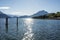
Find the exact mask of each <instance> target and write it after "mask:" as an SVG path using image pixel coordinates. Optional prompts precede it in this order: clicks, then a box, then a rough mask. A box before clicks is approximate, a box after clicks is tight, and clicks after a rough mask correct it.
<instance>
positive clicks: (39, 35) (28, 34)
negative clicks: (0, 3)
mask: <svg viewBox="0 0 60 40" xmlns="http://www.w3.org/2000/svg"><path fill="white" fill-rule="evenodd" d="M5 21H6V20H5V18H0V40H60V20H48V19H32V18H19V19H18V25H17V23H16V22H17V21H16V18H9V19H8V26H6V25H5V24H6V22H5Z"/></svg>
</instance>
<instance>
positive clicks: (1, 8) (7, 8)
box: [0, 7, 10, 9]
mask: <svg viewBox="0 0 60 40" xmlns="http://www.w3.org/2000/svg"><path fill="white" fill-rule="evenodd" d="M0 9H10V7H0Z"/></svg>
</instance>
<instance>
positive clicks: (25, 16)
mask: <svg viewBox="0 0 60 40" xmlns="http://www.w3.org/2000/svg"><path fill="white" fill-rule="evenodd" d="M29 17H30V16H27V15H24V16H20V17H19V18H29Z"/></svg>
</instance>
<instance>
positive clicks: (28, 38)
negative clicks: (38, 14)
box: [22, 19, 33, 40]
mask: <svg viewBox="0 0 60 40" xmlns="http://www.w3.org/2000/svg"><path fill="white" fill-rule="evenodd" d="M24 22H25V25H26V30H27V32H26V33H25V34H24V37H23V39H22V40H33V39H32V36H33V33H32V22H33V20H32V19H25V21H24Z"/></svg>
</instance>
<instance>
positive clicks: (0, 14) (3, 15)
mask: <svg viewBox="0 0 60 40" xmlns="http://www.w3.org/2000/svg"><path fill="white" fill-rule="evenodd" d="M6 17H10V16H8V15H6V14H4V13H3V12H1V11H0V18H6Z"/></svg>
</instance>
